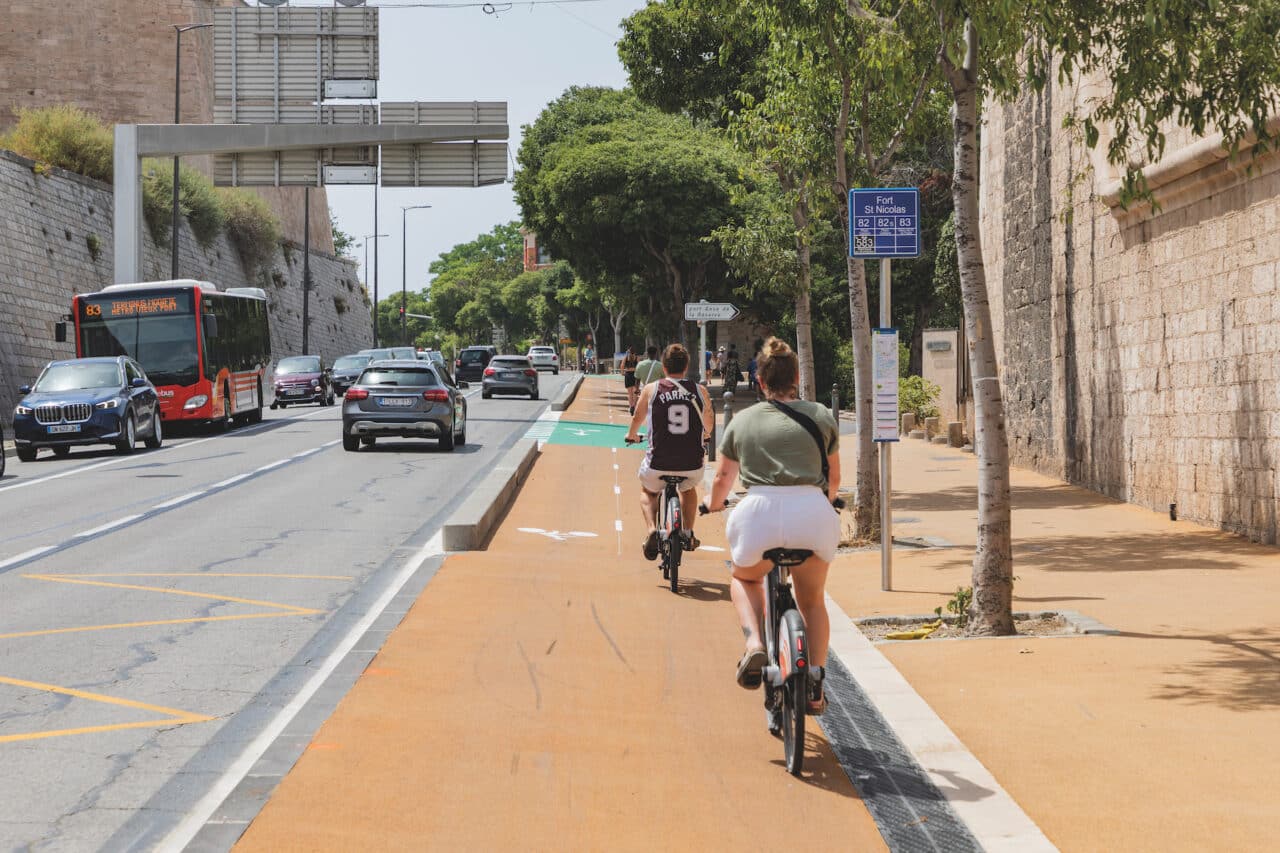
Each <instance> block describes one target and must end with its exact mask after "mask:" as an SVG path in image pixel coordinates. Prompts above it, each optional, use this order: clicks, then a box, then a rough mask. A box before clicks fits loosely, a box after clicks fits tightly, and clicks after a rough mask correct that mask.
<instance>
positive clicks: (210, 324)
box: [201, 314, 218, 338]
mask: <svg viewBox="0 0 1280 853" xmlns="http://www.w3.org/2000/svg"><path fill="white" fill-rule="evenodd" d="M201 316H202V317H203V318H204V336H205V337H206V338H216V337H217V336H218V318H217V316H216V315H214V314H202V315H201Z"/></svg>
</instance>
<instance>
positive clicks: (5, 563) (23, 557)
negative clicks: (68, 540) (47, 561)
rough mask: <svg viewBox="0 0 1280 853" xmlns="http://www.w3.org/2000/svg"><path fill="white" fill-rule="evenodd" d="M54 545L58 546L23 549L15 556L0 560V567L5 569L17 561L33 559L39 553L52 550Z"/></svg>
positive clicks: (23, 561)
mask: <svg viewBox="0 0 1280 853" xmlns="http://www.w3.org/2000/svg"><path fill="white" fill-rule="evenodd" d="M56 547H58V546H56V545H45V546H44V547H43V548H32V549H31V550H30V551H23V552H22V553H21V554H18V555H17V556H16V557H10V558H9V559H7V560H4V561H0V569H7V568H9V567H10V566H12V565H15V564H17V563H25V562H26V561H27V560H31V559H34V558H35V557H39V556H40V555H41V554H44V553H47V552H49V551H52V550H53V549H54V548H56Z"/></svg>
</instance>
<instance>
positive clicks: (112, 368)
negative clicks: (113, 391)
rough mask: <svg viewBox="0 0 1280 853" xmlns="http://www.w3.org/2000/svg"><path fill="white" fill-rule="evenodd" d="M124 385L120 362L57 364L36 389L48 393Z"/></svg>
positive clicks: (45, 373)
mask: <svg viewBox="0 0 1280 853" xmlns="http://www.w3.org/2000/svg"><path fill="white" fill-rule="evenodd" d="M123 385H124V380H123V379H122V378H121V377H120V365H118V364H111V363H105V364H104V363H101V362H99V363H95V364H55V365H53V366H52V367H50V368H49V369H47V370H46V371H45V372H44V373H43V374H42V375H41V376H40V381H39V382H37V383H36V387H35V390H36V391H39V392H42V393H48V392H50V391H54V392H56V391H81V390H84V389H86V388H120V387H121V386H123Z"/></svg>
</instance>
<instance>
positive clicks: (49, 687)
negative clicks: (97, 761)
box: [0, 675, 213, 743]
mask: <svg viewBox="0 0 1280 853" xmlns="http://www.w3.org/2000/svg"><path fill="white" fill-rule="evenodd" d="M0 684H8V685H11V686H13V687H23V688H26V689H28V690H38V691H40V692H42V693H57V694H59V695H62V696H71V697H74V698H76V699H86V700H88V701H90V702H101V703H103V704H104V705H118V706H120V707H122V708H135V709H137V710H139V711H149V712H152V713H156V714H165V715H166V716H165V717H164V718H163V719H159V720H138V721H136V722H132V723H114V724H111V725H105V726H82V727H80V728H74V729H48V730H45V731H39V732H24V733H21V734H13V735H0V743H13V742H15V741H20V740H41V739H43V738H51V737H65V736H67V735H80V734H90V733H92V732H110V731H117V730H120V729H143V728H155V727H156V726H182V725H186V724H187V723H207V722H209V721H210V720H212V719H213V717H206V716H205V715H203V714H193V713H191V712H190V711H179V710H178V709H176V708H166V707H164V706H163V705H149V704H147V703H146V702H135V701H134V700H132V699H121V698H119V697H118V696H107V695H104V694H102V693H90V692H89V691H87V690H76V689H75V688H74V687H59V686H58V685H56V684H43V683H41V682H39V681H25V680H23V679H21V678H7V677H5V676H3V675H0Z"/></svg>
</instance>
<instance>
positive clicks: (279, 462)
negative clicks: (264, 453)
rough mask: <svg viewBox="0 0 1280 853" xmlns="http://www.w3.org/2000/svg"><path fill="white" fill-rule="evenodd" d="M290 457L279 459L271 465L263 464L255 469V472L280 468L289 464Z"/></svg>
mask: <svg viewBox="0 0 1280 853" xmlns="http://www.w3.org/2000/svg"><path fill="white" fill-rule="evenodd" d="M289 461H290V460H289V459H277V460H276V461H275V462H272V463H271V464H269V465H263V466H262V467H261V468H256V469H254V472H253V473H255V474H261V473H262V472H263V471H270V470H271V469H272V468H279V467H280V466H281V465H284V464H287V463H288V462H289Z"/></svg>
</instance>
